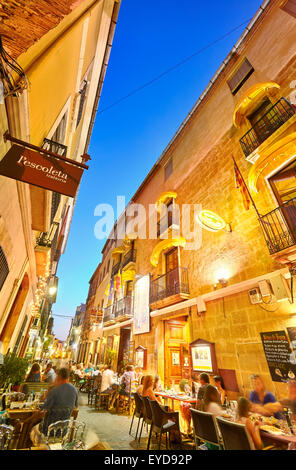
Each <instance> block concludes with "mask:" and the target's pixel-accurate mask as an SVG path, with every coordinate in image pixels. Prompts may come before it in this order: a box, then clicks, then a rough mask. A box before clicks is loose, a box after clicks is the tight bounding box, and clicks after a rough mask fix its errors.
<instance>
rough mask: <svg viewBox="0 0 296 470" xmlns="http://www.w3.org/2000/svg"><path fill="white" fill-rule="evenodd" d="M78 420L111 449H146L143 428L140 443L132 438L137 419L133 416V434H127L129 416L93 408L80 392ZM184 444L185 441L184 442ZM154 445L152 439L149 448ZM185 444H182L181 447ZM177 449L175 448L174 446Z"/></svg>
mask: <svg viewBox="0 0 296 470" xmlns="http://www.w3.org/2000/svg"><path fill="white" fill-rule="evenodd" d="M77 419H78V421H83V422H85V423H86V425H87V430H88V431H90V432H92V433H95V434H96V435H97V436H98V439H99V440H100V442H106V443H108V444H109V446H110V447H111V449H113V450H146V448H147V437H148V436H147V432H146V430H145V428H143V433H142V436H143V437H142V438H141V443H140V445H139V444H138V442H137V441H135V439H134V437H133V436H134V435H135V433H136V429H137V424H138V419H137V418H135V420H134V425H133V431H132V434H133V436H130V435H129V429H130V425H131V419H132V417H131V416H126V415H122V414H121V415H117V414H115V413H111V412H109V411H105V410H100V411H99V410H95V409H94V408H93V407H90V406H88V405H87V395H86V394H83V393H80V396H79V414H78V418H77ZM184 444H185V443H184ZM154 448H157V447H156V442H155V443H154V442H153V441H152V443H151V446H150V449H151V450H153V449H154ZM162 448H163V450H164V449H165V439H164V440H163V447H162ZM185 448H186V446H184V445H183V449H185ZM176 449H177V448H176Z"/></svg>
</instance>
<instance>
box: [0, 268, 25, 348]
mask: <svg viewBox="0 0 296 470" xmlns="http://www.w3.org/2000/svg"><path fill="white" fill-rule="evenodd" d="M28 292H29V276H28V274H27V273H26V274H25V275H24V277H23V280H22V282H21V285H20V286H19V289H18V292H17V294H16V296H15V299H14V302H13V304H12V307H11V309H10V311H9V314H8V316H7V319H6V322H5V325H4V327H3V329H2V331H1V334H0V341H2V348H3V354H6V353H7V352H8V348H9V343H10V341H11V337H12V335H13V333H14V330H15V328H16V324H17V322H18V319H19V316H20V313H21V311H22V309H23V306H24V303H25V300H26V298H27V295H28Z"/></svg>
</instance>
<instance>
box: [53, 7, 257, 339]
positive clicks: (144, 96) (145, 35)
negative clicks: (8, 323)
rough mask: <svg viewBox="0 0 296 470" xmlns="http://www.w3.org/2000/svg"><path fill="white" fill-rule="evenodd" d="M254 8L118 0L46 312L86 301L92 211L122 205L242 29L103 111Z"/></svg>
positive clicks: (94, 260) (63, 325) (94, 257)
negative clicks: (53, 296) (85, 162)
mask: <svg viewBox="0 0 296 470" xmlns="http://www.w3.org/2000/svg"><path fill="white" fill-rule="evenodd" d="M261 3H262V2H261V0H248V1H247V2H246V1H239V0H212V1H211V2H206V1H204V0H186V1H182V2H180V0H150V1H149V2H139V1H138V0H122V4H121V9H120V13H119V19H118V23H117V28H116V31H115V38H114V42H113V48H112V52H111V57H110V62H109V66H108V70H107V74H106V78H105V83H104V87H103V94H102V97H101V101H100V105H99V110H98V114H97V117H96V121H95V126H94V130H93V135H92V139H91V144H90V148H89V153H90V155H91V158H92V160H91V161H90V162H89V163H90V169H89V170H88V171H85V172H84V175H83V178H82V183H81V186H80V190H79V194H78V200H77V203H76V208H75V212H74V216H73V221H72V226H71V230H70V235H69V239H68V245H67V248H66V252H65V254H64V255H63V256H62V257H61V261H60V264H59V268H58V277H59V290H58V297H57V302H56V304H55V305H54V306H53V313H54V314H57V315H69V316H70V315H74V313H75V310H76V306H77V305H79V304H80V303H82V302H83V303H84V302H85V301H86V297H87V293H88V287H89V284H88V281H89V279H90V278H91V276H92V274H93V272H94V270H95V268H96V267H97V265H98V263H99V262H100V260H101V250H102V248H103V246H104V244H105V241H106V240H97V239H96V238H95V235H94V226H95V223H96V222H97V220H98V217H95V216H94V210H95V207H96V206H97V205H98V204H101V203H108V204H111V205H112V206H113V207H114V209H115V208H116V197H117V195H120V196H125V198H126V203H128V202H129V200H130V199H131V197H132V196H133V194H134V193H135V192H136V190H137V188H138V186H139V185H140V184H141V182H142V181H143V179H144V178H145V176H146V175H147V173H148V172H149V171H150V169H151V168H152V166H153V164H154V163H155V162H156V160H157V159H158V157H159V156H160V154H161V153H162V151H163V150H164V148H165V147H166V145H167V144H168V142H169V141H170V139H171V138H172V137H173V135H174V133H175V132H176V130H177V129H178V127H179V125H180V124H181V123H182V121H183V120H184V118H185V117H186V115H187V114H188V112H189V111H190V109H191V108H192V106H193V105H194V103H195V102H196V101H197V99H198V98H199V96H200V95H201V93H202V92H203V90H204V89H205V88H206V86H207V85H208V82H209V80H210V79H211V78H212V76H213V75H214V74H215V72H216V70H217V69H218V68H219V66H220V65H221V63H222V61H223V60H224V59H225V57H226V56H227V54H228V53H229V52H230V50H231V48H232V47H233V45H234V44H235V42H236V41H237V39H238V38H239V36H240V35H241V34H242V32H243V30H244V28H245V26H247V24H245V25H244V26H242V27H240V28H239V29H238V30H236V31H235V32H233V33H232V34H231V35H230V36H228V37H227V38H225V39H223V40H222V41H221V42H219V43H218V44H215V45H213V46H212V47H211V48H210V49H207V50H206V51H204V52H202V53H201V54H199V55H197V56H196V57H194V58H192V59H191V60H190V61H188V62H186V63H185V64H184V65H182V66H181V67H179V68H178V69H176V70H174V71H172V72H171V73H169V74H168V75H166V76H164V77H163V78H162V79H160V80H159V81H156V82H154V83H153V84H152V85H151V86H149V87H147V88H145V89H144V90H142V91H140V92H139V93H136V94H135V95H133V96H131V97H129V98H128V99H126V100H124V101H122V102H121V103H120V104H118V105H117V106H114V107H112V108H110V109H108V110H105V111H104V108H106V107H108V106H110V105H112V104H113V103H114V102H116V101H117V100H118V99H120V98H122V97H123V96H125V95H127V94H129V93H130V92H131V91H132V90H134V89H137V88H138V87H140V86H141V85H142V84H144V83H146V82H148V81H149V80H152V79H154V78H155V77H156V76H158V75H159V74H161V73H162V72H164V71H166V70H167V69H169V68H170V67H172V66H174V65H175V64H176V63H178V62H180V61H182V60H183V59H184V58H186V57H188V56H190V55H191V54H194V53H195V52H196V51H198V50H200V49H202V48H203V47H205V46H207V45H208V44H210V43H212V42H213V41H215V40H217V39H218V38H219V37H221V36H223V35H224V34H225V33H227V32H229V31H231V30H233V29H234V28H236V27H237V26H239V25H241V24H242V23H244V22H245V21H247V20H248V19H250V18H252V17H253V16H254V14H255V13H256V11H257V10H258V8H259V7H260V5H261ZM213 119H215V116H213ZM115 216H116V211H115ZM69 326H70V319H65V318H59V317H55V320H54V332H55V334H56V336H57V337H58V338H59V339H61V340H65V339H66V337H67V334H68V331H69Z"/></svg>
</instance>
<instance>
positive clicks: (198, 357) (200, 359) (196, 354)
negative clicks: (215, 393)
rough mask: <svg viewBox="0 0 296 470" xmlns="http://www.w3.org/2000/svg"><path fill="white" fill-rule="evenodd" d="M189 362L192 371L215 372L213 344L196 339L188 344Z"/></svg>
mask: <svg viewBox="0 0 296 470" xmlns="http://www.w3.org/2000/svg"><path fill="white" fill-rule="evenodd" d="M190 353H191V364H192V370H193V372H207V373H208V374H216V373H217V360H216V352H215V344H214V343H210V342H209V341H205V340H203V339H197V340H196V341H194V342H193V343H191V344H190Z"/></svg>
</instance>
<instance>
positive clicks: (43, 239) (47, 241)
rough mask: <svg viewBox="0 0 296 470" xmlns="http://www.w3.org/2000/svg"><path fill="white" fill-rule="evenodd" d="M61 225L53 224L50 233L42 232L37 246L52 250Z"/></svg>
mask: <svg viewBox="0 0 296 470" xmlns="http://www.w3.org/2000/svg"><path fill="white" fill-rule="evenodd" d="M58 227H59V223H58V222H53V223H52V224H51V227H50V231H49V232H42V233H41V234H40V235H39V237H38V238H37V245H38V246H44V247H46V248H51V247H52V246H53V244H54V241H55V238H56V234H57V232H58Z"/></svg>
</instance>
